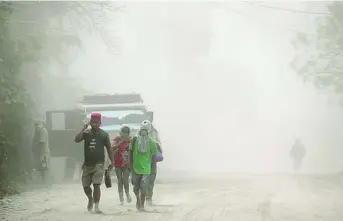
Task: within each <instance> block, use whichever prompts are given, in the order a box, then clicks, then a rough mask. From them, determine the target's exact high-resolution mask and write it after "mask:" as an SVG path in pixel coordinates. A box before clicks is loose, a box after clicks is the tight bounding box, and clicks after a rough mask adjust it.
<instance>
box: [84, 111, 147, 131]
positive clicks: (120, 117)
mask: <svg viewBox="0 0 343 221" xmlns="http://www.w3.org/2000/svg"><path fill="white" fill-rule="evenodd" d="M93 112H97V113H100V114H101V116H102V122H101V128H102V129H103V130H106V131H117V130H120V127H121V125H123V124H128V125H129V126H130V127H131V128H132V129H134V130H135V129H137V128H139V126H140V124H141V122H142V121H143V120H145V117H146V116H145V113H144V111H142V110H111V111H108V110H106V111H91V110H90V111H88V112H87V119H90V117H91V114H92V113H93Z"/></svg>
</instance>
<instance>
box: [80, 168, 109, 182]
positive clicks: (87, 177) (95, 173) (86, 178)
mask: <svg viewBox="0 0 343 221" xmlns="http://www.w3.org/2000/svg"><path fill="white" fill-rule="evenodd" d="M104 172H105V169H104V165H103V164H96V165H95V166H86V165H83V167H82V186H83V187H89V186H91V185H92V184H93V185H101V183H102V180H103V177H104Z"/></svg>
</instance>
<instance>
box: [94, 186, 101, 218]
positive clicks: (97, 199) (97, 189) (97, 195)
mask: <svg viewBox="0 0 343 221" xmlns="http://www.w3.org/2000/svg"><path fill="white" fill-rule="evenodd" d="M93 187H94V192H93V198H94V203H95V212H96V213H101V210H100V209H99V202H100V197H101V190H100V185H99V184H93Z"/></svg>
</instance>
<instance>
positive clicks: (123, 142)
mask: <svg viewBox="0 0 343 221" xmlns="http://www.w3.org/2000/svg"><path fill="white" fill-rule="evenodd" d="M129 145H130V127H129V126H127V125H123V126H122V127H121V129H120V132H119V136H116V137H115V138H114V139H113V145H112V162H114V165H113V166H114V167H115V172H116V175H117V180H118V193H119V200H120V203H121V204H122V205H123V204H124V193H123V188H124V189H125V194H126V200H127V202H128V203H131V202H132V199H131V196H130V186H129V174H130V172H129V168H128V162H129Z"/></svg>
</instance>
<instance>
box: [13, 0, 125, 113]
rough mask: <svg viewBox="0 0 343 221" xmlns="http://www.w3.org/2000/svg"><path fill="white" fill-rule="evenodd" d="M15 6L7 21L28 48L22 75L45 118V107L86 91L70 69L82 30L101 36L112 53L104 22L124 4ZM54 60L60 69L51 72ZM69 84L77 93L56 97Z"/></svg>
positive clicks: (65, 103)
mask: <svg viewBox="0 0 343 221" xmlns="http://www.w3.org/2000/svg"><path fill="white" fill-rule="evenodd" d="M11 7H12V8H13V13H12V15H11V19H10V21H8V23H9V24H10V25H11V28H12V29H11V31H12V32H11V34H12V36H13V38H15V39H18V40H19V41H20V42H21V47H22V51H25V53H24V55H25V63H24V64H23V65H22V70H21V72H22V75H21V76H22V79H23V80H24V81H25V82H26V83H27V84H26V87H27V88H29V91H30V94H31V95H33V100H34V101H35V104H36V105H35V106H36V112H37V113H38V112H39V114H38V115H40V116H41V117H44V112H45V111H46V110H47V109H52V108H56V106H58V107H59V108H68V107H66V106H68V105H70V104H72V103H75V101H77V100H79V99H80V98H81V97H82V94H83V93H84V92H85V90H84V89H83V88H82V87H80V85H77V84H75V83H74V82H75V80H73V79H72V76H71V74H70V73H69V66H70V65H71V64H72V63H73V62H74V60H75V57H77V54H78V53H82V48H83V46H84V45H83V44H82V35H89V34H93V35H95V36H97V37H98V39H99V40H100V41H102V42H103V43H104V44H105V45H106V47H107V48H108V50H109V51H110V52H115V51H116V47H115V44H114V43H113V41H111V40H110V39H109V38H110V35H109V32H108V28H107V26H106V23H107V21H108V19H110V15H111V14H113V12H116V11H118V10H120V7H118V6H117V5H116V4H113V3H107V2H70V1H69V2H68V1H66V2H12V4H11ZM52 65H53V66H54V69H55V70H57V72H58V74H56V73H52V72H51V66H52ZM55 72H56V71H55ZM54 82H61V83H59V84H55V83H54ZM52 87H53V88H54V90H51V88H52ZM69 88H74V90H73V91H74V92H75V93H73V94H71V95H70V94H69V96H59V97H57V98H58V99H52V97H55V95H56V94H61V95H63V94H66V93H68V91H70V89H69ZM43 91H44V92H43ZM42 92H43V93H42ZM62 97H64V100H61V98H62ZM66 98H67V99H66Z"/></svg>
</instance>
